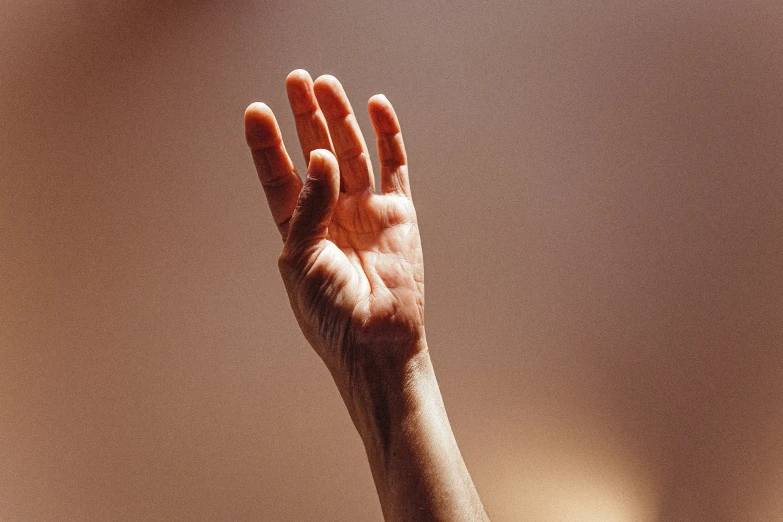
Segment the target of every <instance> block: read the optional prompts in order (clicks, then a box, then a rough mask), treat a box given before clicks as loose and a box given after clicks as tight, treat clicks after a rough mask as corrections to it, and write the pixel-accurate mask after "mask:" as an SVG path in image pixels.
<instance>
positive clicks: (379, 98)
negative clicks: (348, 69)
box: [367, 93, 391, 107]
mask: <svg viewBox="0 0 783 522" xmlns="http://www.w3.org/2000/svg"><path fill="white" fill-rule="evenodd" d="M367 105H368V106H370V107H372V106H387V105H391V103H390V102H389V98H387V97H386V95H385V94H380V93H379V94H373V95H372V96H370V99H369V101H368V102H367Z"/></svg>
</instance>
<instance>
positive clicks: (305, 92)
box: [285, 69, 317, 116]
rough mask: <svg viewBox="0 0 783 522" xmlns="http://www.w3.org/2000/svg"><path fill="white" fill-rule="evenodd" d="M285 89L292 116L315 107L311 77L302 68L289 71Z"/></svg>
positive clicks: (312, 109)
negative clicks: (292, 112)
mask: <svg viewBox="0 0 783 522" xmlns="http://www.w3.org/2000/svg"><path fill="white" fill-rule="evenodd" d="M285 90H286V93H287V94H288V101H289V103H290V104H291V109H292V110H293V111H294V116H298V115H299V114H304V113H307V112H311V111H314V110H315V109H317V105H316V103H315V99H314V94H313V79H312V78H311V77H310V74H309V73H308V72H307V71H305V70H304V69H296V70H295V71H291V73H290V74H289V75H288V77H287V78H286V80H285Z"/></svg>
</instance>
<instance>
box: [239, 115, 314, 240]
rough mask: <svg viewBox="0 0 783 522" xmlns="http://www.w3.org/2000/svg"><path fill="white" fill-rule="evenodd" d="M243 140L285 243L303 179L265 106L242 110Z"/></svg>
mask: <svg viewBox="0 0 783 522" xmlns="http://www.w3.org/2000/svg"><path fill="white" fill-rule="evenodd" d="M245 139H246V140H247V145H248V146H249V147H250V152H251V154H252V155H253V163H255V165H256V171H257V172H258V179H259V180H261V186H262V187H263V188H264V193H265V194H266V200H267V203H269V210H271V211H272V219H273V220H274V221H275V224H276V225H277V228H278V230H279V231H280V234H281V235H282V236H283V241H285V238H286V236H287V235H288V222H289V221H290V220H291V214H293V212H294V208H295V207H296V201H297V199H298V198H299V192H300V191H301V190H302V180H301V179H300V178H299V174H297V173H296V168H294V164H293V162H292V161H291V158H290V157H289V156H288V152H286V150H285V146H284V145H283V138H282V136H281V135H280V127H279V126H278V125H277V120H275V115H274V114H273V113H272V110H271V109H270V108H269V107H267V106H266V104H263V103H258V102H256V103H252V104H250V106H249V107H248V108H247V109H246V110H245Z"/></svg>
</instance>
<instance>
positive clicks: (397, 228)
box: [245, 70, 426, 391]
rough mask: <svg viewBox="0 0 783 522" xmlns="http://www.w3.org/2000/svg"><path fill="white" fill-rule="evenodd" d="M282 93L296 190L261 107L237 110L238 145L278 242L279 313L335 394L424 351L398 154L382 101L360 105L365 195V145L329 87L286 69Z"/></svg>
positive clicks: (420, 286) (399, 145) (411, 219)
mask: <svg viewBox="0 0 783 522" xmlns="http://www.w3.org/2000/svg"><path fill="white" fill-rule="evenodd" d="M286 88H287V91H288V98H289V101H290V104H291V110H292V111H293V113H294V116H295V119H296V128H297V133H298V135H299V141H300V143H301V146H302V151H303V152H304V155H305V159H306V160H309V167H308V171H307V179H306V181H305V184H304V186H303V185H302V182H301V181H300V179H299V175H298V174H297V173H296V170H295V169H294V166H293V163H292V162H291V159H290V157H289V156H288V153H287V152H286V149H285V146H284V145H283V140H282V137H281V135H280V129H279V127H278V125H277V122H276V121H275V117H274V115H273V114H272V111H271V110H270V109H269V108H268V107H267V106H266V105H264V104H262V103H254V104H252V105H250V107H248V109H247V111H246V112H245V129H246V137H247V142H248V145H249V146H250V149H251V151H252V155H253V159H254V162H255V165H256V169H257V170H258V176H259V178H260V179H261V184H262V186H263V187H264V191H265V192H266V196H267V200H268V202H269V207H270V209H271V210H272V216H273V218H274V220H275V223H277V226H278V228H279V230H280V233H281V234H282V236H283V241H284V242H285V246H284V248H283V251H282V254H281V255H280V260H279V261H280V262H279V267H280V272H281V274H282V276H283V280H284V282H285V286H286V289H287V291H288V295H289V298H290V301H291V307H292V308H293V310H294V314H295V315H296V318H297V320H298V322H299V326H300V327H301V329H302V331H303V332H304V334H305V336H306V338H307V340H308V341H309V342H310V344H311V345H312V346H313V347H314V348H315V350H316V351H317V352H318V354H319V355H320V356H321V358H322V359H323V360H324V362H325V363H326V365H327V367H329V369H330V370H331V372H332V375H333V376H334V377H335V380H336V381H338V386H339V387H341V388H342V387H345V386H348V387H350V386H351V382H350V381H351V378H352V376H354V375H356V374H357V372H364V371H367V369H368V368H376V367H377V366H378V365H380V364H382V365H384V366H388V365H403V364H405V363H406V362H408V361H409V360H410V359H411V358H412V357H413V356H414V355H416V354H417V353H419V352H420V351H421V350H423V349H425V348H426V343H425V341H424V283H423V278H424V266H423V262H422V252H421V242H420V240H419V231H418V226H417V223H416V212H415V210H414V207H413V201H412V200H411V193H410V184H409V182H408V166H407V161H406V156H405V147H404V145H403V141H402V135H401V133H400V125H399V122H398V120H397V116H396V115H395V113H394V109H393V108H392V106H391V104H390V103H389V101H388V100H387V99H386V97H385V96H383V95H376V96H373V97H372V98H370V101H369V103H368V110H369V113H370V118H371V121H372V124H373V129H374V130H375V135H376V138H377V146H378V156H379V159H380V165H381V176H380V179H381V191H380V193H376V191H375V183H374V178H373V173H372V163H371V161H370V156H369V152H368V150H367V145H366V144H365V141H364V138H363V137H362V133H361V130H360V129H359V125H358V124H357V121H356V117H355V116H354V113H353V110H352V109H351V104H350V103H349V101H348V98H347V97H346V95H345V91H344V90H343V88H342V86H341V85H340V83H339V82H338V81H337V79H336V78H334V77H333V76H321V77H320V78H318V79H317V80H316V81H315V83H313V81H312V79H311V78H310V75H309V74H307V72H305V71H301V70H298V71H294V72H292V73H291V74H290V75H289V76H288V78H287V80H286ZM335 157H336V161H335ZM345 391H348V390H347V389H346V390H345Z"/></svg>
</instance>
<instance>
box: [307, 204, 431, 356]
mask: <svg viewBox="0 0 783 522" xmlns="http://www.w3.org/2000/svg"><path fill="white" fill-rule="evenodd" d="M319 246H320V248H319V249H317V250H316V251H315V252H314V253H313V256H314V260H313V263H312V264H311V265H310V266H311V267H312V268H311V270H310V271H309V272H308V274H307V276H306V278H307V279H310V280H311V283H312V284H314V285H318V286H319V287H320V288H326V289H327V290H326V291H324V292H322V293H321V296H322V297H324V298H326V299H328V300H329V301H330V305H329V306H327V307H325V306H324V303H323V302H314V303H312V304H311V306H307V308H308V310H307V311H308V316H310V317H311V318H312V320H313V322H314V323H315V324H318V323H319V319H320V315H321V314H322V310H324V309H334V305H335V304H337V303H342V304H343V305H344V306H343V307H342V310H343V314H342V317H341V321H338V322H337V323H338V324H341V325H342V324H343V322H345V323H344V324H345V325H346V326H347V328H348V333H349V335H350V336H351V337H352V338H353V340H354V341H356V342H357V343H359V344H362V345H365V344H374V343H375V342H377V340H378V339H379V338H383V339H386V340H394V341H396V342H400V341H404V340H405V339H406V338H408V337H413V336H415V335H417V334H418V333H419V332H418V331H417V328H418V325H420V324H421V322H422V317H421V316H422V314H423V307H424V286H423V285H424V283H423V275H424V274H423V264H422V253H421V245H420V241H419V233H418V227H417V225H416V215H415V212H414V209H413V205H412V204H411V203H410V200H409V199H407V198H404V197H401V196H396V195H378V194H366V193H365V194H361V195H357V196H348V195H345V194H343V195H341V196H340V199H339V200H338V203H337V206H336V208H335V212H334V214H333V217H332V221H331V222H330V223H329V226H328V231H327V238H326V239H324V240H322V241H321V243H320V245H319ZM322 333H323V334H327V337H330V336H328V334H329V332H322ZM370 341H372V343H370Z"/></svg>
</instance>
